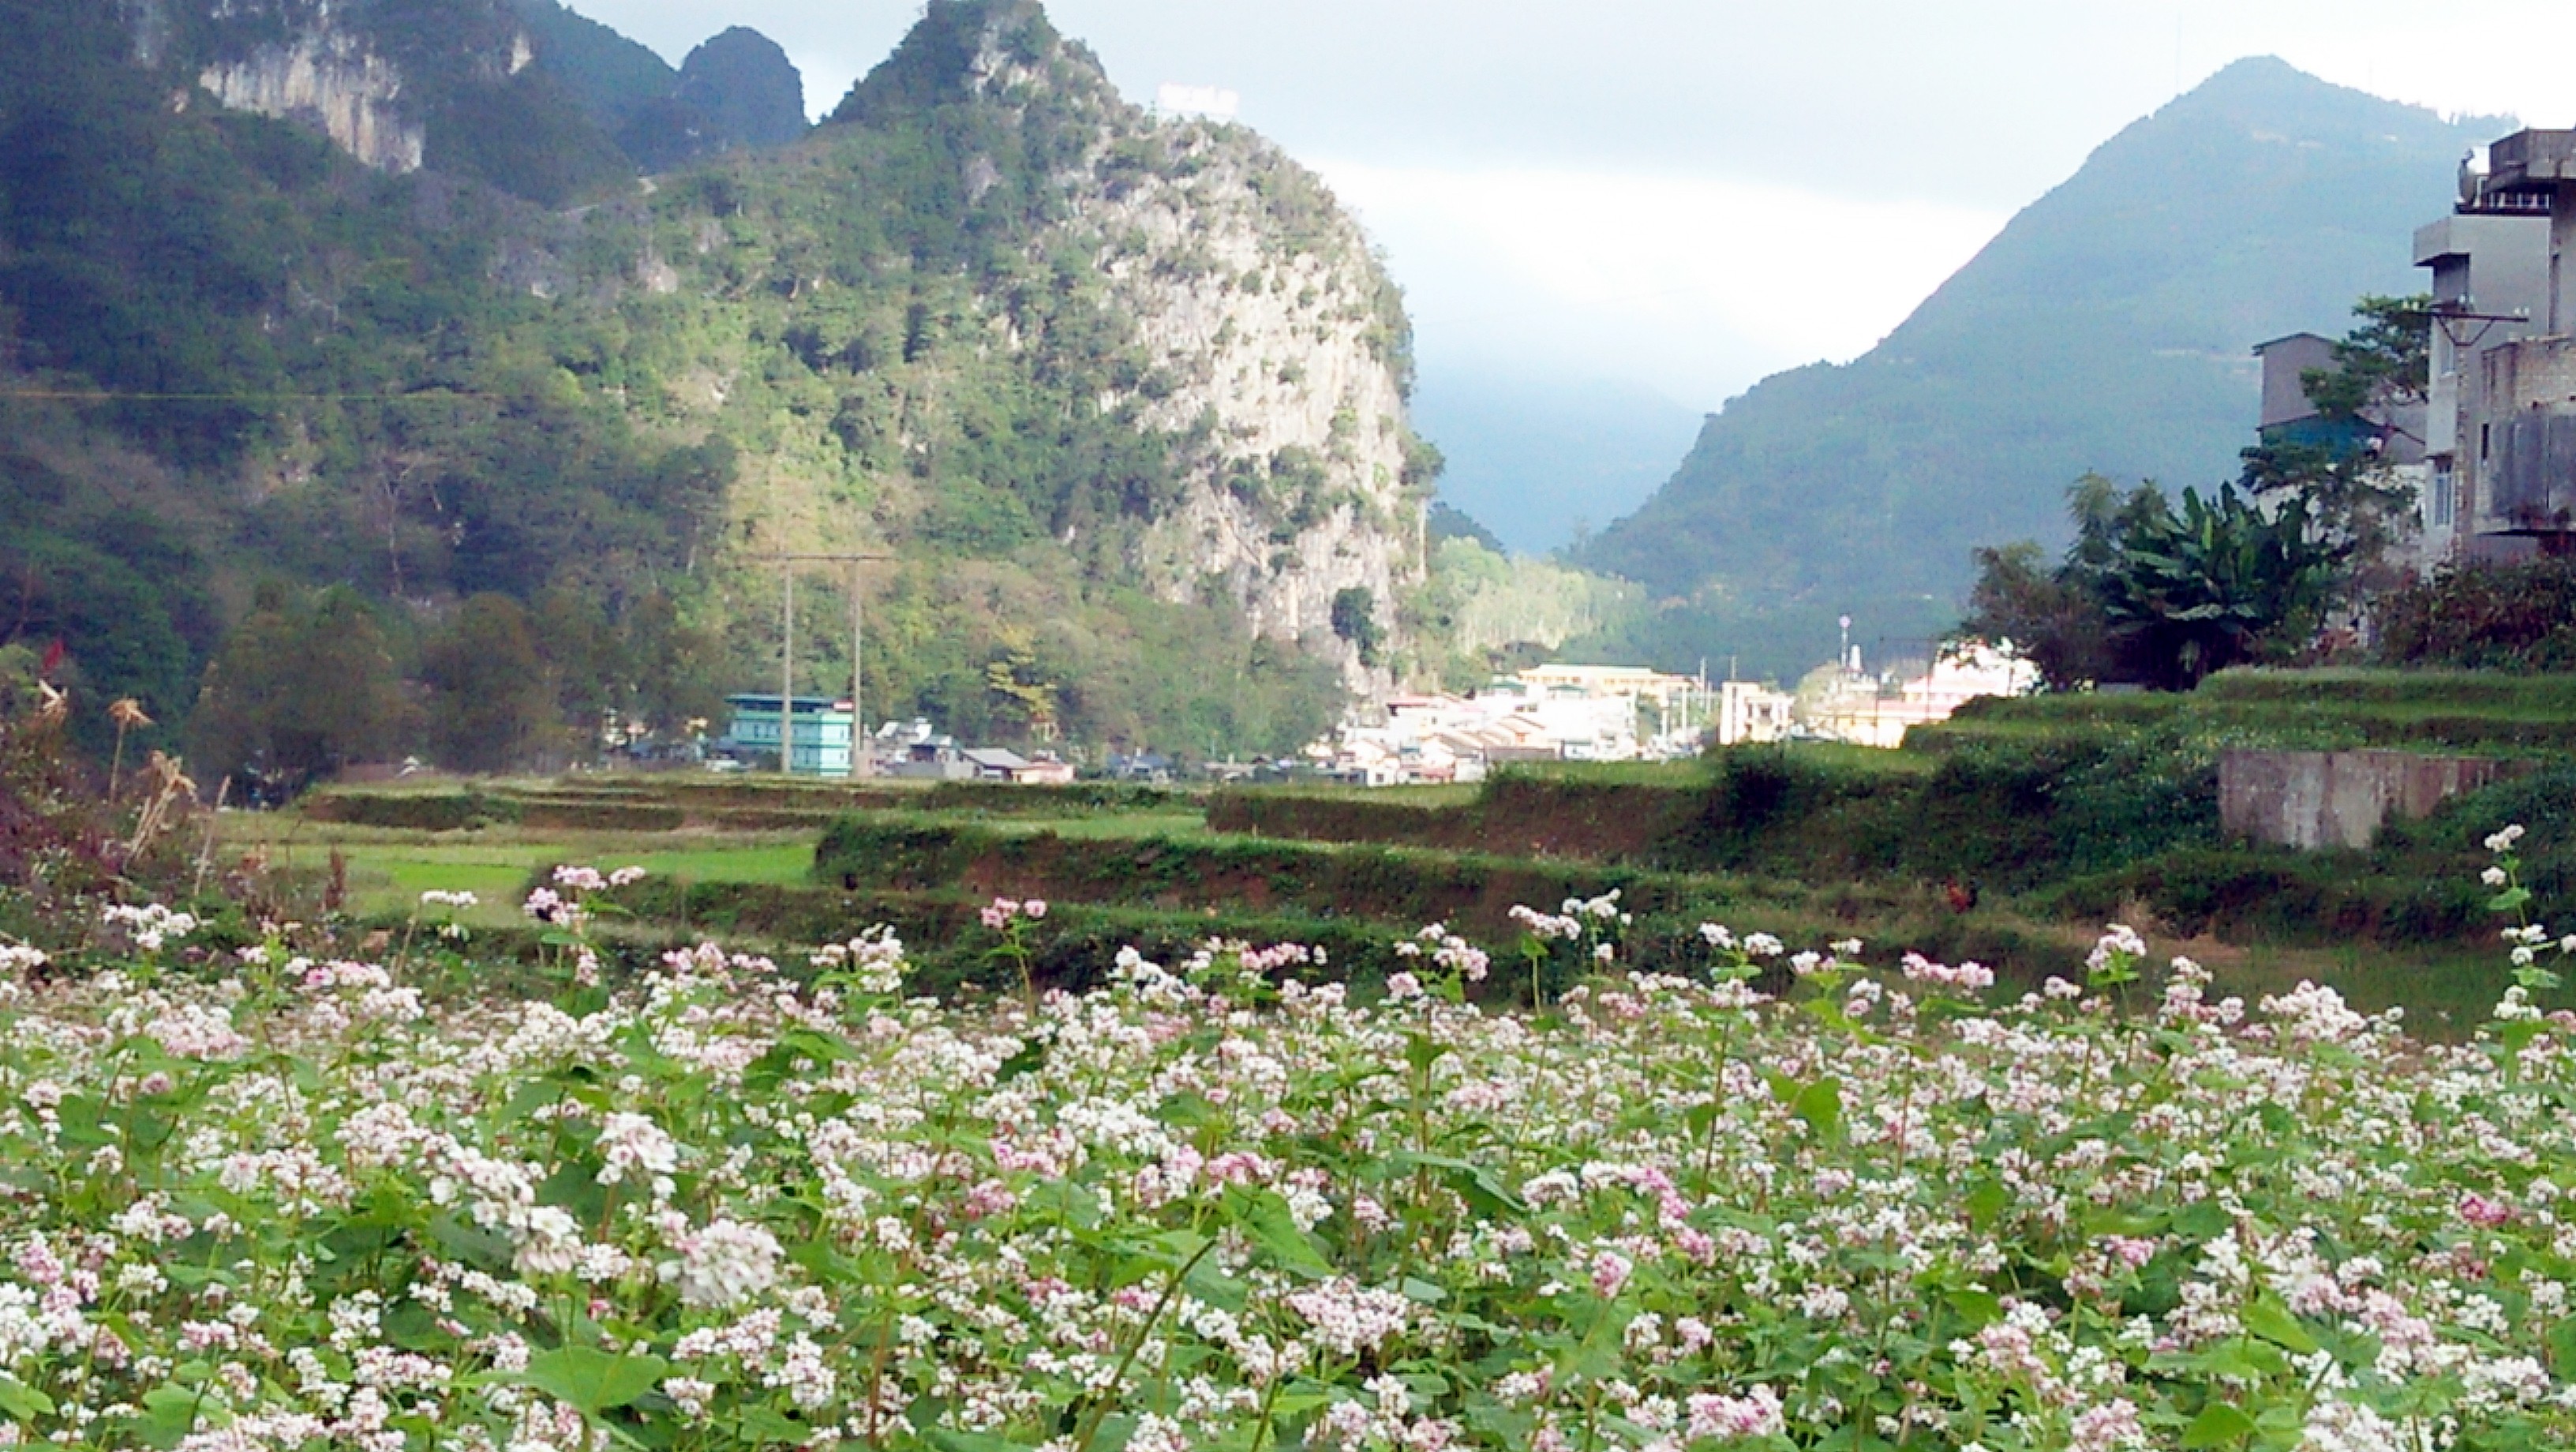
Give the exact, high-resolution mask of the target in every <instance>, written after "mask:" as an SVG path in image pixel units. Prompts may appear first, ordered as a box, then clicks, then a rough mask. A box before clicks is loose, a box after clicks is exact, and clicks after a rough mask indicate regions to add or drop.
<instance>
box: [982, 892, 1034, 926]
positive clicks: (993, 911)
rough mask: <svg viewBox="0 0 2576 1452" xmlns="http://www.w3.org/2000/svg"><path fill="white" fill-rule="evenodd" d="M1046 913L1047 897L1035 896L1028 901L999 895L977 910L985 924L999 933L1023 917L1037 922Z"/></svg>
mask: <svg viewBox="0 0 2576 1452" xmlns="http://www.w3.org/2000/svg"><path fill="white" fill-rule="evenodd" d="M1046 915H1047V905H1046V899H1045V898H1042V897H1033V898H1030V899H1029V900H1027V901H1026V902H1022V901H1021V900H1019V899H1018V898H1011V897H997V898H995V899H993V900H992V901H991V902H989V903H986V904H985V905H984V906H983V907H981V908H979V909H977V911H976V916H978V917H980V918H982V919H983V920H984V926H986V927H988V928H991V929H992V930H993V931H994V932H997V933H998V932H1001V931H1002V930H1003V929H1005V928H1007V927H1009V926H1010V925H1011V924H1012V923H1014V922H1017V921H1019V920H1021V919H1026V920H1027V921H1029V922H1036V921H1038V920H1039V919H1041V918H1043V917H1045V916H1046Z"/></svg>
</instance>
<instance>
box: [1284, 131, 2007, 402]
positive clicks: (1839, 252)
mask: <svg viewBox="0 0 2576 1452" xmlns="http://www.w3.org/2000/svg"><path fill="white" fill-rule="evenodd" d="M1317 169H1318V170H1320V171H1321V172H1323V174H1324V176H1325V179H1326V180H1327V181H1329V182H1330V183H1331V184H1332V186H1333V189H1334V191H1335V192H1336V193H1337V194H1339V195H1340V196H1341V197H1342V199H1343V200H1344V201H1345V202H1347V203H1348V204H1350V205H1351V206H1352V207H1353V208H1354V209H1355V210H1357V211H1358V213H1359V214H1360V216H1361V219H1362V220H1363V221H1364V222H1365V223H1366V224H1367V226H1368V228H1369V230H1370V233H1371V234H1372V235H1373V236H1374V237H1376V238H1377V239H1378V240H1379V241H1380V242H1381V244H1382V245H1383V246H1384V247H1385V248H1386V250H1387V253H1388V256H1389V260H1390V262H1391V264H1392V266H1393V269H1394V271H1395V274H1396V277H1397V278H1398V280H1399V281H1401V282H1402V283H1403V284H1404V286H1405V289H1406V293H1407V298H1408V301H1409V302H1410V304H1411V306H1412V311H1413V316H1414V328H1415V333H1416V337H1417V340H1418V343H1419V346H1420V348H1421V351H1422V352H1423V353H1424V354H1425V355H1426V356H1430V357H1435V358H1457V357H1467V356H1473V355H1477V354H1484V353H1489V352H1494V351H1500V352H1503V353H1506V354H1513V353H1517V354H1519V355H1522V356H1525V357H1531V358H1536V357H1549V358H1553V359H1555V360H1557V361H1559V362H1563V363H1572V364H1576V365H1579V366H1580V368H1581V370H1582V371H1585V372H1597V373H1606V374H1611V375H1614V376H1625V377H1631V378H1637V379H1639V380H1641V381H1644V382H1646V383H1649V384H1651V385H1653V386H1654V387H1656V388H1658V389H1660V390H1661V391H1663V392H1665V393H1667V394H1669V395H1671V396H1672V397H1674V398H1675V399H1677V400H1680V401H1682V402H1685V403H1689V404H1691V405H1692V406H1694V407H1699V408H1714V407H1716V406H1717V405H1718V404H1719V403H1720V402H1722V401H1723V400H1724V399H1725V398H1726V397H1728V396H1729V395H1730V394H1733V393H1736V392H1739V391H1741V390H1742V389H1743V388H1744V387H1745V386H1746V385H1747V384H1750V383H1751V382H1753V381H1754V380H1755V379H1756V378H1758V377H1760V376H1761V375H1762V374H1764V373H1768V372H1772V371H1775V370H1777V369H1779V368H1783V367H1788V366H1793V365H1796V364H1800V363H1807V362H1813V361H1815V360H1817V359H1820V358H1822V359H1832V360H1835V361H1842V360H1846V359H1849V358H1852V357H1855V356H1857V355H1859V354H1860V353H1863V352H1866V351H1867V350H1868V349H1869V348H1870V346H1871V345H1872V344H1874V343H1876V342H1877V341H1878V340H1879V339H1880V338H1881V337H1883V336H1885V335H1886V333H1887V332H1888V331H1889V330H1890V329H1892V328H1894V327H1895V326H1896V325H1897V324H1898V323H1899V322H1902V321H1903V320H1904V318H1905V316H1906V314H1908V313H1909V312H1911V311H1913V309H1914V307H1915V306H1916V304H1918V303H1920V302H1921V301H1922V300H1923V299H1924V297H1925V296H1927V295H1928V294H1930V293H1931V292H1932V290H1933V289H1934V288H1937V287H1938V286H1940V284H1941V282H1942V281H1943V280H1944V279H1945V278H1947V277H1948V276H1949V275H1950V274H1951V273H1953V272H1955V271H1957V270H1958V268H1959V267H1960V265H1961V264H1963V263H1965V262H1966V261H1967V260H1968V259H1969V258H1970V257H1972V256H1974V255H1975V253H1976V251H1977V249H1978V248H1980V247H1982V246H1984V245H1985V243H1986V242H1987V240H1988V239H1989V238H1991V237H1992V236H1993V235H1994V234H1995V232H1996V231H1997V229H1999V228H2000V227H2001V226H2002V225H2003V223H2004V221H2005V220H2006V218H2005V216H2004V215H2003V214H2002V213H1999V212H1992V211H1986V210H1981V209H1976V208H1968V207H1955V206H1944V205H1940V204H1936V203H1929V202H1920V201H1873V200H1869V199H1866V198H1861V197H1854V196H1849V195H1832V194H1827V193H1822V192H1811V191H1802V190H1798V189H1794V188H1790V187H1784V186H1778V185H1773V184H1767V183H1760V182H1747V181H1736V180H1727V179H1720V178H1709V177H1683V176H1650V175H1619V174H1611V173H1601V172H1586V171H1546V170H1520V169H1492V170H1432V169H1424V168H1401V167H1381V166H1371V165H1367V164H1364V163H1357V162H1331V161H1327V162H1322V163H1319V164H1318V167H1317Z"/></svg>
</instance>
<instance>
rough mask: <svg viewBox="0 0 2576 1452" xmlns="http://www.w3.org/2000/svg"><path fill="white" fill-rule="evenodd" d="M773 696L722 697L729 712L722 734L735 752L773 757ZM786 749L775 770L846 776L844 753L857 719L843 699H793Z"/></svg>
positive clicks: (848, 763) (848, 765)
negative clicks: (728, 720)
mask: <svg viewBox="0 0 2576 1452" xmlns="http://www.w3.org/2000/svg"><path fill="white" fill-rule="evenodd" d="M778 699H779V698H778V697H777V696H775V695H766V696H764V695H758V694H745V695H737V696H727V697H725V704H727V705H728V706H730V707H732V708H733V715H732V719H731V721H730V722H729V723H728V724H727V726H726V728H725V735H726V737H727V740H728V742H729V744H730V745H731V746H733V747H734V748H735V749H737V750H741V751H746V752H756V753H760V754H762V755H767V756H771V757H776V756H778V755H779V743H780V740H781V736H780V730H779V713H778ZM788 715H789V721H790V723H791V724H790V726H789V728H788V729H789V731H790V732H791V733H792V736H791V737H790V739H789V741H788V751H787V753H786V756H785V759H784V760H783V761H781V763H780V766H779V769H780V770H782V771H785V772H787V773H789V774H790V775H794V776H825V777H832V776H838V777H846V776H848V775H850V773H851V769H852V752H851V749H850V745H851V738H852V734H853V732H854V730H855V727H856V723H857V719H858V718H857V715H856V713H854V712H853V711H852V710H851V709H850V703H849V701H848V700H847V699H842V700H837V701H836V700H833V699H832V698H830V697H828V696H798V697H796V698H794V700H793V701H792V702H791V704H790V707H789V712H788Z"/></svg>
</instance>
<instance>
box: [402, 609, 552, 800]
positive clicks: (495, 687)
mask: <svg viewBox="0 0 2576 1452" xmlns="http://www.w3.org/2000/svg"><path fill="white" fill-rule="evenodd" d="M421 678H422V679H423V680H424V681H425V682H427V684H428V686H429V736H430V745H431V748H432V750H433V751H435V752H436V754H437V757H438V760H439V763H440V764H441V765H443V766H449V767H453V768H455V769H457V770H460V771H500V770H503V769H505V768H508V767H513V766H520V765H524V764H526V763H528V762H529V761H530V760H532V759H533V758H534V757H535V756H537V755H538V754H539V753H540V752H541V751H542V750H544V749H545V748H547V747H549V746H554V745H557V744H558V743H559V741H560V737H561V720H562V718H561V716H560V714H559V712H558V710H557V707H556V702H555V699H554V693H553V691H552V690H551V689H550V688H549V684H548V679H547V673H546V664H545V658H544V657H543V656H542V655H540V654H539V653H538V650H537V640H536V634H535V632H534V631H532V630H531V629H530V628H529V624H528V612H527V611H525V610H523V609H521V608H520V606H519V602H518V601H516V600H513V599H511V598H510V597H509V596H507V595H491V594H485V595H475V596H472V597H470V598H469V599H467V600H466V601H465V603H464V604H463V605H461V606H459V607H458V608H457V611H456V615H455V617H454V618H453V619H452V620H450V621H449V622H448V624H447V627H446V628H445V629H444V630H442V631H440V632H439V633H438V634H437V635H436V636H435V637H433V638H432V639H431V641H430V643H429V646H428V648H427V649H426V650H425V651H424V652H422V657H421Z"/></svg>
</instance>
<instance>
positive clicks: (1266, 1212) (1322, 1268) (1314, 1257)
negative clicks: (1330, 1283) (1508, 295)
mask: <svg viewBox="0 0 2576 1452" xmlns="http://www.w3.org/2000/svg"><path fill="white" fill-rule="evenodd" d="M1238 1223H1239V1224H1241V1225H1242V1227H1243V1233H1244V1234H1245V1235H1247V1236H1249V1237H1250V1238H1251V1240H1252V1243H1253V1244H1255V1245H1258V1246H1260V1247H1261V1248H1262V1249H1263V1250H1265V1251H1267V1252H1269V1253H1270V1258H1271V1259H1272V1260H1275V1261H1277V1262H1278V1263H1279V1265H1280V1268H1281V1269H1283V1270H1289V1271H1294V1272H1296V1273H1297V1274H1298V1275H1301V1276H1305V1277H1307V1278H1309V1279H1312V1280H1322V1279H1324V1278H1325V1277H1327V1276H1329V1275H1331V1274H1332V1273H1333V1266H1332V1263H1331V1262H1330V1261H1327V1260H1325V1259H1324V1257H1323V1256H1322V1255H1321V1254H1319V1253H1317V1251H1316V1249H1315V1245H1314V1242H1313V1241H1310V1240H1308V1239H1307V1238H1306V1232H1305V1231H1302V1230H1300V1229H1298V1228H1297V1218H1296V1217H1295V1216H1294V1215H1292V1214H1290V1213H1289V1210H1288V1202H1287V1201H1286V1200H1285V1199H1282V1198H1281V1197H1280V1194H1279V1192H1278V1191H1276V1190H1263V1191H1261V1192H1259V1193H1257V1194H1254V1195H1251V1196H1248V1197H1246V1200H1245V1203H1244V1205H1243V1209H1242V1212H1241V1215H1240V1217H1239V1219H1238Z"/></svg>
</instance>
